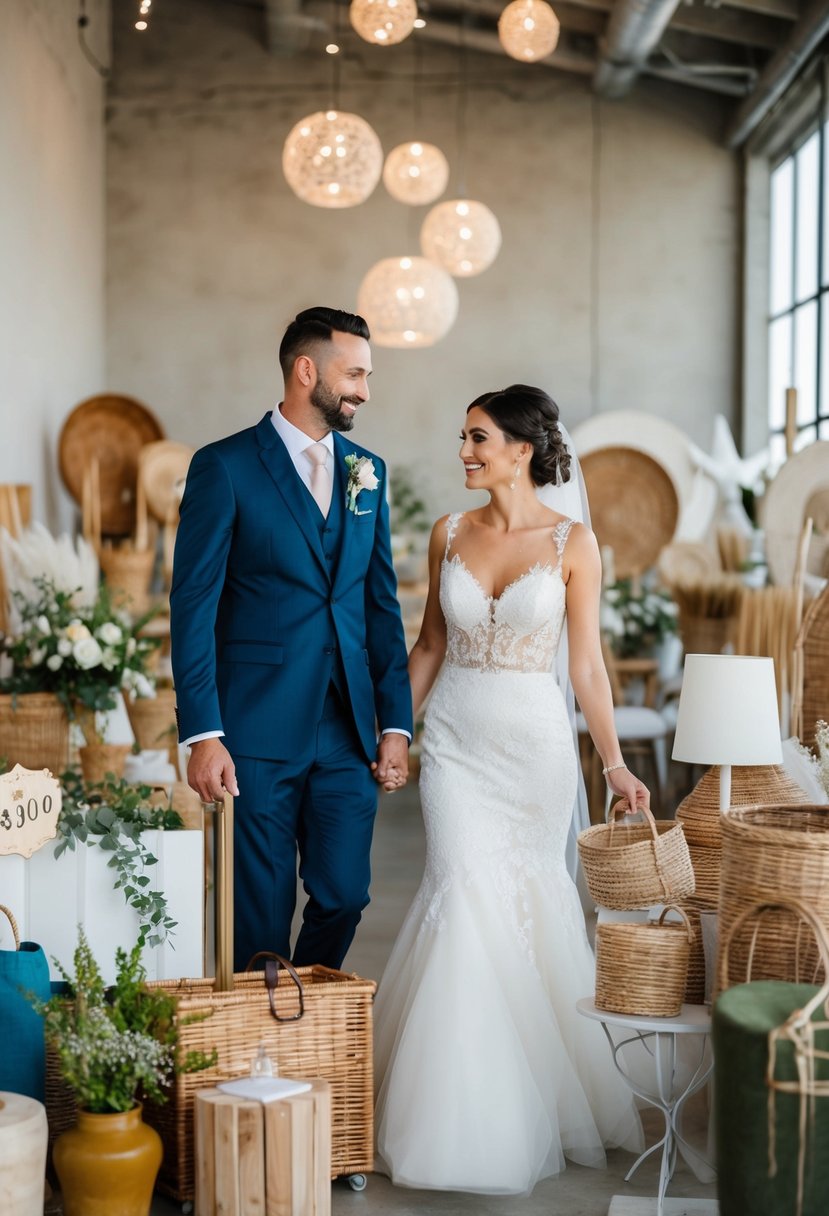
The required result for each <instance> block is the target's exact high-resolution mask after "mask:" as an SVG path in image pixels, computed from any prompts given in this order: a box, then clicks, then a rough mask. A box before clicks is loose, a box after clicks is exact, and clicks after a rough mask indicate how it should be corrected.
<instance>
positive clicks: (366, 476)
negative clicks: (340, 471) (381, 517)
mask: <svg viewBox="0 0 829 1216" xmlns="http://www.w3.org/2000/svg"><path fill="white" fill-rule="evenodd" d="M345 463H346V465H347V466H348V480H347V482H346V487H345V505H346V506H347V507H348V509H349V511H353V512H354V514H355V515H370V514H371V511H370V510H368V511H361V510H359V508H358V506H357V497H358V495H360V494H362V492H363V490H369V491H373V490H376V489H377V487H378V486H379V484H380V480H379V478H378V477H377V474H376V473H375V472H374V461H373V460H372V459H371V458H370V457H369V456H358V455H357V453H356V452H351V453H349V455H348V456H346V458H345Z"/></svg>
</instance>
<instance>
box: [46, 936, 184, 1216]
mask: <svg viewBox="0 0 829 1216" xmlns="http://www.w3.org/2000/svg"><path fill="white" fill-rule="evenodd" d="M57 965H58V967H59V968H60V971H61V974H62V975H63V977H64V980H65V991H63V992H61V993H59V994H57V995H55V996H53V997H52V998H51V999H50V1000H49V1001H47V1002H45V1003H44V1002H38V1001H35V1002H34V1004H35V1008H36V1009H37V1011H38V1012H39V1013H40V1014H41V1015H42V1016H43V1021H44V1031H45V1035H46V1042H47V1044H48V1046H49V1047H50V1048H51V1049H52V1051H53V1052H54V1054H55V1057H56V1059H57V1063H58V1067H59V1070H60V1074H61V1076H62V1077H63V1079H64V1081H65V1082H66V1084H67V1086H68V1087H69V1089H70V1090H71V1091H72V1093H73V1095H74V1097H75V1100H76V1102H77V1107H78V1111H77V1124H76V1125H75V1126H74V1127H71V1128H70V1129H69V1130H68V1131H65V1132H63V1134H62V1135H60V1136H59V1137H58V1139H57V1141H56V1142H55V1146H54V1150H53V1160H54V1165H55V1170H56V1172H57V1175H58V1178H59V1180H60V1184H61V1189H62V1192H63V1210H64V1214H65V1216H108V1214H110V1213H112V1212H118V1213H119V1216H148V1213H149V1210H150V1202H151V1199H152V1192H153V1186H154V1184H155V1178H156V1175H157V1173H158V1169H159V1166H160V1165H161V1158H162V1146H161V1140H160V1138H159V1136H158V1133H157V1132H156V1131H155V1130H154V1129H153V1128H151V1127H149V1126H148V1125H147V1124H145V1123H144V1121H143V1119H142V1100H143V1099H144V1098H149V1099H152V1100H153V1101H155V1102H163V1101H164V1100H165V1092H164V1086H165V1085H166V1084H167V1083H168V1082H169V1081H170V1080H171V1079H172V1076H173V1072H174V1067H175V1046H176V1045H175V1028H174V1027H175V1023H174V1018H173V1012H174V1003H173V1000H172V998H171V997H170V996H169V995H168V994H167V993H166V992H163V991H161V990H151V989H149V988H148V987H147V986H146V984H145V982H144V980H145V975H144V970H143V967H142V966H141V962H140V947H139V946H135V947H134V948H133V950H132V951H131V952H130V953H129V954H128V953H127V952H126V951H125V950H118V951H117V955H116V965H117V969H116V981H115V984H114V986H113V987H112V988H111V989H109V990H107V989H106V987H105V985H104V982H103V979H102V977H101V972H100V970H99V968H98V964H97V963H96V961H95V958H94V956H93V954H92V951H91V950H90V948H89V944H88V942H87V940H86V935H85V934H84V931H83V929H82V928H81V929H80V930H79V936H78V944H77V947H76V949H75V955H74V975H70V974H69V972H68V971H66V970H64V968H63V967H61V966H60V964H57Z"/></svg>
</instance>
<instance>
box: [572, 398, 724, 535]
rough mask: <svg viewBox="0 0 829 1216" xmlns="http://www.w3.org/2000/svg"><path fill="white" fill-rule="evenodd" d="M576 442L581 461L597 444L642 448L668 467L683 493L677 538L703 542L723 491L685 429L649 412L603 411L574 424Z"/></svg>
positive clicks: (680, 498) (678, 488) (680, 492)
mask: <svg viewBox="0 0 829 1216" xmlns="http://www.w3.org/2000/svg"><path fill="white" fill-rule="evenodd" d="M573 446H574V447H575V449H576V452H577V453H578V455H579V458H580V459H582V460H583V459H584V457H585V456H586V455H587V453H588V452H594V451H596V449H597V448H610V447H617V446H618V447H624V448H636V450H637V451H638V452H644V453H645V454H646V455H647V456H652V457H653V459H654V460H655V461H657V463H658V464H661V465H662V467H663V468H664V469H666V470H667V472H668V474H669V475H670V477H671V479H672V480H673V483H674V486H675V487H676V492H677V494H678V495H679V522H678V524H677V528H676V538H675V539H676V540H693V541H701V540H704V539H705V538H706V536H707V535H708V533H709V530H710V527H711V525H712V523H713V522H714V515H715V512H716V510H717V503H718V501H719V491H718V490H717V487H716V485H715V484H714V482H713V481H712V480H711V478H710V477H709V476H708V475H707V474H706V473H703V472H702V471H701V470H700V469H698V468H697V467H696V463H695V461H694V459H693V456H692V455H691V443H690V440H689V439H688V436H687V435H686V434H685V432H684V431H682V430H680V428H679V427H678V426H675V425H674V423H673V422H668V420H667V419H666V418H657V417H656V416H655V415H654V414H648V413H645V411H644V410H602V411H601V413H599V414H594V415H593V417H592V418H588V419H587V420H586V421H585V422H580V423H579V425H578V426H576V427H574V428H573Z"/></svg>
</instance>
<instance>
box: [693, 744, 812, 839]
mask: <svg viewBox="0 0 829 1216" xmlns="http://www.w3.org/2000/svg"><path fill="white" fill-rule="evenodd" d="M808 801H809V798H808V796H807V794H806V791H805V790H804V789H802V787H801V786H799V785H798V784H797V782H796V781H793V780H792V778H791V777H789V775H788V774H787V773H786V770H785V769H784V768H782V767H781V766H780V765H779V764H759V765H739V764H738V765H735V766H734V768H733V769H732V770H731V806H757V805H760V804H766V803H768V804H770V805H773V806H780V805H782V804H784V803H791V802H794V803H797V802H800V803H806V802H808ZM676 817H677V819H678V820H679V822H680V823H681V824H682V826H683V828H684V829H685V839H686V840H687V841H688V844H689V846H693V845H702V846H704V847H705V848H709V849H710V848H720V847H721V846H722V832H721V830H720V766H719V765H718V764H715V765H714V767H713V768H709V769H708V771H707V772H706V773H704V774H703V776H702V778H701V780H700V781H699V782H698V783H697V784H696V785H695V786H694V788H693V789H692V790H691V792H690V794H688V796H687V797H686V798H683V799H682V802H680V804H679V806H678V807H677V809H676Z"/></svg>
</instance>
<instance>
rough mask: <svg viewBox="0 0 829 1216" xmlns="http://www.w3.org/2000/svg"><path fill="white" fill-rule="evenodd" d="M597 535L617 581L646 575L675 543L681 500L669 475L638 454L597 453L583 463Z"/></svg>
mask: <svg viewBox="0 0 829 1216" xmlns="http://www.w3.org/2000/svg"><path fill="white" fill-rule="evenodd" d="M581 467H582V472H583V473H584V480H585V482H586V484H587V497H588V499H589V502H590V515H591V519H592V524H593V531H594V532H595V533H596V537H597V538H598V541H599V546H600V547H604V546H605V545H609V546H610V547H611V549H612V550H613V557H614V562H615V567H616V575H617V577H618V578H630V577H631V576H632V575H635V574H642V573H643V572H644V571H645V570H648V569H650V567H651V566H653V565H654V564H655V563H656V561H657V559H658V557H659V554H660V553H661V551H662V549H663V548H664V547H665V545H667V544H669V543H670V541H671V540H672V539H673V536H674V532H675V531H676V525H677V520H678V519H679V498H678V496H677V492H676V488H675V487H674V483H673V481H672V480H671V478H670V475H669V474H668V473H667V472H666V470H665V469H664V468H663V467H662V465H660V464H658V463H657V461H655V460H654V459H653V457H651V456H647V455H646V454H645V453H644V452H639V451H636V449H635V448H626V447H613V448H598V449H597V450H596V451H594V452H588V453H587V455H586V456H583V457H582V458H581Z"/></svg>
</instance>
